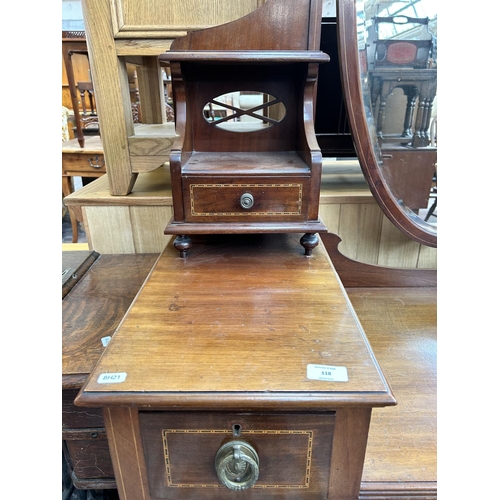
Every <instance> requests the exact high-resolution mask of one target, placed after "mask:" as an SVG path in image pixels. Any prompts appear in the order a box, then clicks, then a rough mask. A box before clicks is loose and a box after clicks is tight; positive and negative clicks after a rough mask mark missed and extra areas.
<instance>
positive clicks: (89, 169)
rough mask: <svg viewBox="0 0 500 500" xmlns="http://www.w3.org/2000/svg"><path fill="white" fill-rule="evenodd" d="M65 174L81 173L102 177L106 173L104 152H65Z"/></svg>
mask: <svg viewBox="0 0 500 500" xmlns="http://www.w3.org/2000/svg"><path fill="white" fill-rule="evenodd" d="M62 173H63V175H81V174H89V175H88V176H94V175H95V176H96V177H100V176H101V175H104V174H105V173H106V164H105V162H104V155H103V154H97V153H94V154H84V153H63V155H62Z"/></svg>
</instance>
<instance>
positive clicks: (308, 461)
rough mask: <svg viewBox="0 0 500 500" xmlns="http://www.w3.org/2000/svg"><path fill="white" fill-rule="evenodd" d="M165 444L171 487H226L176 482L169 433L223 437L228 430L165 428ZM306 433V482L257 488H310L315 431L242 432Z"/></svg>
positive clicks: (256, 432)
mask: <svg viewBox="0 0 500 500" xmlns="http://www.w3.org/2000/svg"><path fill="white" fill-rule="evenodd" d="M162 434H163V446H164V452H165V465H166V469H167V483H168V486H169V487H176V488H224V489H225V486H223V485H221V484H218V483H209V484H200V483H196V484H195V483H191V484H190V483H175V481H174V479H173V478H172V473H171V458H170V454H169V449H168V435H169V434H220V435H221V438H224V437H227V436H228V432H227V430H225V429H220V430H215V429H163V431H162ZM262 434H269V435H286V434H294V435H304V436H307V454H306V460H305V463H304V469H305V470H304V482H303V483H302V484H255V485H254V486H253V488H255V489H259V488H260V489H273V488H275V489H278V488H279V489H306V488H309V483H310V479H311V458H312V450H313V436H314V432H313V431H311V430H248V431H243V432H242V433H241V438H242V439H244V438H245V437H246V436H252V435H262Z"/></svg>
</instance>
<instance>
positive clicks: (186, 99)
mask: <svg viewBox="0 0 500 500" xmlns="http://www.w3.org/2000/svg"><path fill="white" fill-rule="evenodd" d="M321 7H322V5H321V2H319V1H317V0H301V1H297V2H294V3H293V5H292V4H291V3H290V2H287V1H285V0H268V1H267V2H266V3H265V4H264V5H263V6H262V7H260V8H259V9H257V10H256V11H254V12H252V13H251V14H249V15H247V16H244V17H242V18H240V19H237V20H236V21H233V22H231V23H227V24H225V25H222V26H216V27H213V28H209V29H205V30H198V31H193V32H189V33H188V35H186V36H184V37H179V38H177V39H176V40H175V41H174V42H173V43H172V46H171V48H170V50H169V51H168V52H166V53H164V54H162V55H160V61H164V62H168V63H170V67H171V72H172V84H173V92H174V97H175V99H174V102H175V115H176V131H177V133H178V137H177V138H176V141H175V143H174V145H173V146H172V150H171V153H170V177H171V182H172V197H173V207H174V216H173V219H172V220H171V222H170V223H169V224H168V226H167V227H166V229H165V234H175V235H178V236H177V238H176V240H175V242H174V245H177V246H176V247H177V248H178V250H179V251H180V252H181V256H182V257H185V256H186V253H187V250H188V249H189V248H190V238H189V235H192V234H202V233H205V234H207V233H210V234H214V233H215V234H217V233H261V232H266V233H268V232H302V233H305V235H304V238H302V239H301V244H302V245H303V246H304V248H305V251H306V255H311V252H312V249H313V248H314V247H315V246H316V245H317V244H318V242H319V238H318V236H317V234H316V233H318V232H326V226H325V225H324V224H323V223H322V222H321V221H320V219H319V191H320V183H321V168H322V155H321V151H320V149H319V146H318V143H317V141H316V136H315V132H314V102H315V90H316V84H317V75H318V68H319V65H320V64H321V63H324V62H328V61H329V59H330V58H329V56H328V55H327V54H325V53H324V52H321V51H320V50H319V45H320V26H321ZM229 100H230V102H229ZM235 100H236V101H237V102H235ZM249 102H250V104H248V103H249ZM213 106H217V107H218V109H219V110H220V111H224V113H225V114H223V115H221V116H218V117H214V116H213V115H212V114H210V111H211V110H212V109H213ZM207 108H208V110H209V113H208V116H207V115H206V114H205V112H206V110H207Z"/></svg>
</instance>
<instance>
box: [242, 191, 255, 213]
mask: <svg viewBox="0 0 500 500" xmlns="http://www.w3.org/2000/svg"><path fill="white" fill-rule="evenodd" d="M253 202H254V200H253V196H252V195H251V194H250V193H243V194H242V195H241V197H240V205H241V208H245V209H247V210H248V209H249V208H252V207H253Z"/></svg>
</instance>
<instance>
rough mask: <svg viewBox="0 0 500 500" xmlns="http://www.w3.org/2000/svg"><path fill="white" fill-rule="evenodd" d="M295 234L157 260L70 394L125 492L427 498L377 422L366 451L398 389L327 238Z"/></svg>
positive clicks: (429, 492) (208, 244)
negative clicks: (106, 450)
mask: <svg viewBox="0 0 500 500" xmlns="http://www.w3.org/2000/svg"><path fill="white" fill-rule="evenodd" d="M340 14H341V15H342V11H340ZM360 153H361V150H360ZM417 236H421V234H420V233H419V234H417ZM298 240H299V236H297V235H296V234H295V233H294V232H292V233H290V232H288V233H287V232H286V231H284V232H276V233H275V232H270V233H268V234H266V233H264V234H222V235H217V234H212V235H209V236H207V235H203V234H195V235H193V242H194V243H195V244H194V245H193V246H192V248H190V257H189V259H179V256H178V250H179V248H176V247H175V246H174V245H173V243H171V244H170V245H169V246H168V247H167V249H166V250H165V251H164V253H163V254H162V256H161V257H160V259H159V260H158V261H157V264H156V266H155V268H154V270H153V272H152V273H151V275H150V276H149V278H148V280H147V281H146V283H145V284H144V286H143V287H142V289H141V292H140V293H139V295H138V296H137V297H136V299H135V301H134V304H133V305H132V307H131V309H130V310H129V312H128V313H127V315H126V316H125V317H124V319H123V321H122V322H121V324H120V327H119V328H118V330H117V331H116V333H115V334H114V336H113V339H112V341H111V343H110V344H109V346H108V347H107V348H106V351H105V352H104V355H103V356H102V358H101V359H100V360H99V362H98V363H97V365H96V366H95V367H94V369H93V370H92V372H91V374H90V376H89V378H88V379H87V382H86V383H85V385H84V387H83V389H82V390H81V391H80V393H79V395H78V397H77V399H76V401H75V403H76V405H77V406H79V407H80V406H81V407H83V408H95V407H99V408H103V416H104V423H105V427H106V432H107V434H108V439H109V444H110V451H111V456H112V460H113V468H114V471H115V474H116V481H117V486H118V489H119V492H120V496H121V497H123V498H128V499H132V500H135V499H156V498H169V499H175V498H197V499H203V498H206V499H210V498H214V499H215V498H217V499H219V498H228V499H231V498H236V497H237V496H241V497H245V498H250V499H253V498H300V499H308V498H317V499H320V498H321V499H325V498H328V499H331V498H345V499H352V500H354V499H357V498H359V497H360V496H361V497H362V498H363V497H364V498H380V497H387V495H390V496H393V497H395V498H407V497H408V498H409V497H411V496H413V497H414V496H415V494H417V495H418V494H420V496H421V497H422V498H424V497H425V498H433V497H434V496H435V483H434V481H432V474H430V476H429V477H431V480H427V479H426V480H424V481H418V473H416V471H415V470H413V471H412V472H411V473H410V474H407V475H406V476H405V477H406V478H407V479H408V478H410V477H411V478H413V482H414V484H413V485H407V484H406V483H405V482H404V481H403V482H401V481H400V479H401V477H402V476H401V475H399V476H398V474H399V472H398V474H396V473H394V475H392V476H391V473H390V469H391V467H390V466H388V465H387V464H388V463H389V462H388V461H387V458H388V457H389V456H394V455H395V456H398V457H399V455H398V454H397V453H396V454H394V453H393V450H391V445H390V443H389V444H388V445H387V444H385V445H384V439H383V437H384V434H385V433H386V432H387V426H386V424H384V425H385V426H384V425H382V426H381V427H379V428H378V431H379V433H378V434H377V435H376V436H375V438H376V439H375V441H374V442H375V443H377V445H375V449H374V448H373V447H372V448H371V451H372V454H371V455H366V458H365V454H366V453H367V450H369V449H370V447H369V437H370V434H369V428H370V420H371V415H372V413H374V414H375V412H376V411H377V410H382V407H385V406H387V407H388V408H385V409H384V411H385V415H386V416H387V415H390V411H391V410H393V408H391V407H392V406H393V405H394V404H395V403H396V398H397V399H398V401H399V397H398V394H396V393H394V394H393V391H392V390H391V387H390V385H389V383H388V382H387V380H386V377H385V375H384V373H383V372H382V370H381V369H380V366H379V364H378V362H377V359H376V357H375V355H374V353H373V351H372V347H371V345H370V343H369V342H368V340H367V338H366V336H365V333H364V330H363V328H362V326H361V325H360V323H359V321H358V318H357V315H356V313H355V311H354V309H353V307H352V305H351V301H350V300H349V298H348V296H347V294H346V292H345V290H344V285H343V283H342V281H341V280H339V278H338V274H340V272H339V273H337V271H336V269H335V267H334V266H333V265H332V262H331V260H330V257H329V256H328V252H327V250H326V248H325V246H324V245H323V243H321V242H318V243H319V244H318V246H317V248H316V249H315V251H314V252H312V253H311V254H310V255H309V256H304V255H303V253H302V252H301V251H300V250H299V249H298V248H297V247H298V245H297V243H298ZM178 246H179V245H178V243H177V247H178ZM367 272H368V271H367ZM343 279H344V278H343ZM366 293H367V292H365V294H366ZM410 293H411V292H410ZM382 300H387V299H382ZM429 300H430V301H431V302H432V291H430V295H429ZM363 303H365V304H369V302H368V303H367V302H366V301H365V302H364V296H363V292H361V295H358V296H357V304H358V307H360V308H363ZM431 308H432V306H431ZM370 317H371V318H373V310H372V313H370ZM297 320H299V321H297ZM387 322H388V323H389V322H390V317H389V316H388V317H387ZM429 322H430V323H432V318H431V319H430V320H429ZM368 324H369V325H370V324H371V323H370V322H369V321H368ZM371 325H372V326H373V324H371ZM379 328H380V330H382V332H383V331H384V330H385V327H380V325H379ZM375 329H376V328H375ZM380 330H379V333H380ZM384 359H385V362H386V363H387V364H386V366H388V367H390V368H391V372H392V373H393V374H396V373H400V372H401V370H400V365H398V366H397V368H393V367H392V366H390V364H389V363H388V358H387V357H386V358H384ZM412 366H413V365H412ZM393 369H394V370H399V372H397V371H394V372H393V371H392V370H393ZM384 372H385V369H384ZM418 388H419V389H421V387H420V386H419V387H418ZM399 390H400V391H401V392H402V393H404V391H402V386H401V387H400V388H399ZM430 392H432V388H430ZM404 396H408V395H407V394H404ZM430 399H431V401H432V396H431V398H430ZM379 407H380V408H379ZM397 408H398V407H396V408H395V409H397ZM395 409H394V410H395ZM400 415H402V414H400ZM403 416H404V415H403ZM389 419H390V417H389ZM382 420H383V418H382ZM402 420H404V419H402ZM378 422H379V418H377V423H378ZM386 422H387V421H386ZM405 422H407V421H406V420H405ZM414 423H415V422H414V421H411V422H408V424H407V425H408V426H409V427H410V428H411V427H412V425H413V424H414ZM431 427H432V426H431ZM406 430H407V429H406ZM392 432H396V433H397V432H398V431H397V430H395V428H394V427H393V428H392ZM429 433H430V434H431V436H432V428H431V429H430V431H429ZM384 447H385V448H384ZM382 449H383V451H382ZM422 456H423V454H422ZM426 459H430V462H432V450H431V451H430V453H428V454H427V455H426ZM395 460H396V459H395ZM398 460H399V459H398ZM372 461H378V464H379V465H380V463H384V464H386V467H385V469H384V473H386V474H388V475H387V476H385V477H386V478H390V477H392V478H393V481H392V484H391V480H390V479H389V480H387V481H385V480H384V476H383V475H382V476H380V475H379V476H377V474H376V473H375V474H374V473H373V470H375V469H376V468H375V469H371V466H372V464H373V462H372ZM426 463H427V462H426ZM393 465H394V462H393ZM363 471H364V472H363ZM367 473H368V476H365V474H367ZM403 475H404V474H403ZM365 478H368V479H369V480H368V481H366V480H364V479H365ZM377 479H381V480H380V481H377ZM398 482H399V484H398ZM409 482H412V480H410V481H409ZM424 483H425V484H424ZM240 490H243V491H240ZM377 495H378V497H377ZM405 495H406V496H405Z"/></svg>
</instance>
